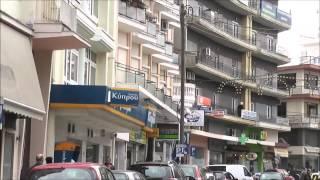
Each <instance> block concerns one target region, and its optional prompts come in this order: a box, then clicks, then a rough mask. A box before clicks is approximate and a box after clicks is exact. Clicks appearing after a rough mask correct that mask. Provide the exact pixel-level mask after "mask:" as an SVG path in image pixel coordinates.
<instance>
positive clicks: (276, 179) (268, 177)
mask: <svg viewBox="0 0 320 180" xmlns="http://www.w3.org/2000/svg"><path fill="white" fill-rule="evenodd" d="M260 180H284V176H283V175H282V174H281V173H279V172H264V173H262V174H261V176H260Z"/></svg>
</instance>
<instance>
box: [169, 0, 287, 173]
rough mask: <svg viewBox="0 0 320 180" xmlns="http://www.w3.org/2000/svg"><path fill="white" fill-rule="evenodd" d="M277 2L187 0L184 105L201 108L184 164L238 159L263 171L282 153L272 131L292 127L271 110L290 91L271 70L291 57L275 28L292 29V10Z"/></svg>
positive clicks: (273, 70)
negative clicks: (199, 124)
mask: <svg viewBox="0 0 320 180" xmlns="http://www.w3.org/2000/svg"><path fill="white" fill-rule="evenodd" d="M277 3H278V1H267V0H250V1H241V0H239V1H238V0H230V1H218V0H217V1H209V0H189V1H187V2H186V11H187V16H186V23H187V33H186V34H187V52H186V54H187V55H186V68H187V74H186V77H187V85H186V91H187V93H186V103H187V105H188V106H189V107H190V108H191V107H192V108H195V107H196V108H200V109H205V112H206V114H205V123H204V127H200V128H199V127H197V128H196V127H190V129H189V133H190V145H191V147H193V149H194V152H195V153H194V154H193V155H192V156H191V157H190V160H189V162H190V163H196V164H200V165H206V164H209V163H210V164H211V163H215V164H217V163H240V164H244V165H246V166H247V167H248V169H250V171H261V170H263V169H264V168H270V167H272V166H273V165H274V164H277V163H278V161H277V159H278V157H287V156H288V151H287V149H285V148H283V147H281V148H280V147H279V143H278V132H282V131H285V132H286V131H290V127H289V123H288V121H287V119H286V118H285V117H279V116H278V113H277V106H278V105H279V104H280V99H281V98H283V97H286V96H287V95H288V91H287V90H286V91H283V90H280V89H279V88H278V87H277V76H276V70H277V66H278V65H281V64H285V63H288V62H289V59H288V57H287V56H285V55H283V54H281V53H280V52H279V50H278V49H277V34H278V33H279V32H281V31H284V30H288V29H289V28H290V25H291V16H290V14H288V13H285V12H283V11H281V10H280V9H279V8H278V6H277ZM176 85H177V86H176V87H174V88H178V89H179V88H180V87H179V84H176ZM187 88H190V89H191V90H190V93H188V90H187ZM179 93H180V92H179V91H177V94H174V96H175V95H176V96H179ZM189 96H190V98H189ZM192 97H196V98H192ZM191 100H192V101H193V102H192V101H191ZM241 102H242V103H243V105H241V104H242V103H241ZM251 157H253V158H251Z"/></svg>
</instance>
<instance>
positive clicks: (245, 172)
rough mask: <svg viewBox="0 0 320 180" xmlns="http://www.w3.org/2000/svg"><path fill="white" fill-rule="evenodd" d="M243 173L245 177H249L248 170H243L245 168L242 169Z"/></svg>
mask: <svg viewBox="0 0 320 180" xmlns="http://www.w3.org/2000/svg"><path fill="white" fill-rule="evenodd" d="M243 172H244V175H245V176H249V177H250V176H251V174H250V173H249V171H248V169H247V168H245V167H244V168H243Z"/></svg>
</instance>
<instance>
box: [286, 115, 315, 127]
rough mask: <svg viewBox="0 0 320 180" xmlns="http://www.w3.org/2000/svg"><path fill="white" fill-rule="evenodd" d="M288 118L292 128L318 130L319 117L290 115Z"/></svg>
mask: <svg viewBox="0 0 320 180" xmlns="http://www.w3.org/2000/svg"><path fill="white" fill-rule="evenodd" d="M288 118H289V121H290V125H291V126H292V127H296V128H298V127H302V128H303V127H305V128H320V115H309V114H292V115H288Z"/></svg>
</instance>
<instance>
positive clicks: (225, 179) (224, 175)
mask: <svg viewBox="0 0 320 180" xmlns="http://www.w3.org/2000/svg"><path fill="white" fill-rule="evenodd" d="M207 179H209V180H237V179H236V178H235V177H234V176H233V175H232V174H231V173H230V172H224V171H208V172H207Z"/></svg>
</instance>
